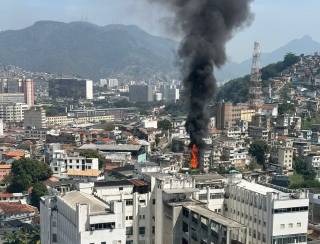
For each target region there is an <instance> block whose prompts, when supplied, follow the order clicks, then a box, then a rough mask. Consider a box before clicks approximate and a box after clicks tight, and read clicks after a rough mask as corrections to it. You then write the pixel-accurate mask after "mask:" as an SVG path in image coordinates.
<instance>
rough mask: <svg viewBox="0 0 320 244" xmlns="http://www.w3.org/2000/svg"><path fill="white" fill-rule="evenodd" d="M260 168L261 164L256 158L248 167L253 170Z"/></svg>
mask: <svg viewBox="0 0 320 244" xmlns="http://www.w3.org/2000/svg"><path fill="white" fill-rule="evenodd" d="M258 168H259V165H258V164H257V162H256V160H255V159H253V160H251V162H250V164H249V165H248V169H249V170H251V171H253V170H255V169H258Z"/></svg>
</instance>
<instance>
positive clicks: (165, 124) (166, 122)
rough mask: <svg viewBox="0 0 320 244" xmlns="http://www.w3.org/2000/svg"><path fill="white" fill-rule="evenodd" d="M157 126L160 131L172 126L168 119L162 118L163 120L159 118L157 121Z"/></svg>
mask: <svg viewBox="0 0 320 244" xmlns="http://www.w3.org/2000/svg"><path fill="white" fill-rule="evenodd" d="M158 128H159V129H160V130H162V131H167V130H170V129H171V128H172V124H171V122H170V121H169V120H167V119H164V120H160V121H159V122H158Z"/></svg>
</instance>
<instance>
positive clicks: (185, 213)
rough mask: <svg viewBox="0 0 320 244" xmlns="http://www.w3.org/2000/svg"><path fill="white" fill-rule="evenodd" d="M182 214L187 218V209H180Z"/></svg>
mask: <svg viewBox="0 0 320 244" xmlns="http://www.w3.org/2000/svg"><path fill="white" fill-rule="evenodd" d="M182 214H183V216H184V217H186V218H189V211H188V210H187V209H185V208H184V209H183V210H182Z"/></svg>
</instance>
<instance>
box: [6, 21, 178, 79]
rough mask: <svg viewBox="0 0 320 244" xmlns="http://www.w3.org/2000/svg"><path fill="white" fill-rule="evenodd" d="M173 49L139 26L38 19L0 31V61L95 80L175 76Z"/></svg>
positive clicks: (171, 45)
mask: <svg viewBox="0 0 320 244" xmlns="http://www.w3.org/2000/svg"><path fill="white" fill-rule="evenodd" d="M176 49H177V43H176V42H174V41H172V40H169V39H165V38H161V37H156V36H152V35H150V34H148V33H146V32H145V31H143V30H141V29H139V28H138V27H137V26H125V25H108V26H97V25H94V24H90V23H87V22H71V23H62V22H54V21H40V22H37V23H35V24H34V25H32V26H30V27H28V28H25V29H22V30H14V31H13V30H10V31H3V32H0V63H3V64H13V65H16V66H20V67H22V68H24V69H27V70H30V71H44V72H51V73H57V74H67V75H76V76H80V77H83V78H93V79H99V78H104V77H107V76H113V77H121V78H123V79H128V80H130V79H144V78H146V77H147V78H151V77H153V76H159V77H162V76H174V75H176V74H177V71H176V69H175V65H174V63H175V55H176Z"/></svg>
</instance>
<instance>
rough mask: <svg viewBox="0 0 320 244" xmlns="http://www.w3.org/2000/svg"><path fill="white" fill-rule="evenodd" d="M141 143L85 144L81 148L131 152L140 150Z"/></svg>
mask: <svg viewBox="0 0 320 244" xmlns="http://www.w3.org/2000/svg"><path fill="white" fill-rule="evenodd" d="M140 148H141V145H132V144H118V145H115V144H105V145H96V144H85V145H82V146H81V147H80V148H79V149H80V150H85V149H95V150H100V151H118V152H131V151H139V150H140Z"/></svg>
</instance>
